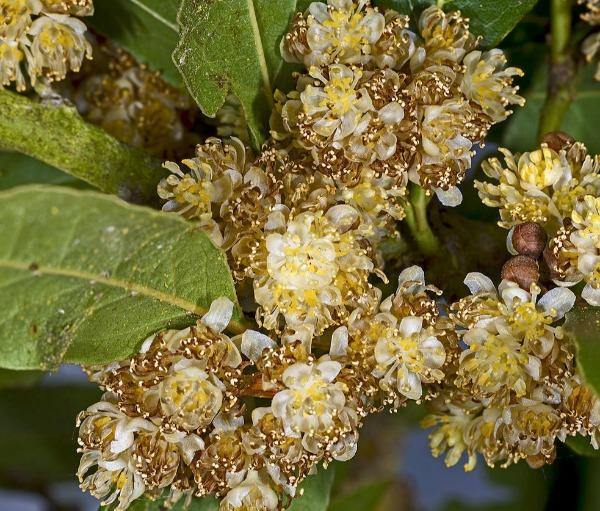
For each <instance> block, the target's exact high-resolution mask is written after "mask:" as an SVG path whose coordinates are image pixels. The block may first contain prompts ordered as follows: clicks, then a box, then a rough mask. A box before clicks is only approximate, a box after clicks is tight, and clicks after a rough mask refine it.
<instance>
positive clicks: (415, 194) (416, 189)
mask: <svg viewBox="0 0 600 511" xmlns="http://www.w3.org/2000/svg"><path fill="white" fill-rule="evenodd" d="M430 201H431V195H427V193H426V192H425V190H424V189H423V188H421V187H420V186H417V185H412V187H411V189H410V201H409V202H408V203H407V204H406V225H407V226H408V229H409V230H410V233H411V235H412V237H413V238H414V240H415V243H416V244H417V247H418V248H419V251H420V252H421V253H422V254H423V255H424V256H425V257H432V256H433V255H435V254H436V253H438V251H439V250H440V241H439V240H438V239H437V237H436V236H435V234H434V233H433V231H432V230H431V226H430V225H429V221H428V220H427V206H428V205H429V202H430Z"/></svg>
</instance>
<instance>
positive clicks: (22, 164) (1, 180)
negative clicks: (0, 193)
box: [0, 152, 89, 190]
mask: <svg viewBox="0 0 600 511" xmlns="http://www.w3.org/2000/svg"><path fill="white" fill-rule="evenodd" d="M36 183H37V184H49V185H62V186H71V187H73V188H81V189H85V188H89V185H88V184H87V183H85V182H83V181H80V180H79V179H76V178H74V177H73V176H71V175H69V174H66V173H65V172H61V171H60V170H58V169H57V168H55V167H52V166H50V165H47V164H46V163H44V162H42V161H40V160H36V159H35V158H31V157H30V156H27V155H25V154H21V153H3V152H0V190H6V189H8V188H14V187H15V186H21V185H28V184H36Z"/></svg>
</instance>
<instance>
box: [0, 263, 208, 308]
mask: <svg viewBox="0 0 600 511" xmlns="http://www.w3.org/2000/svg"><path fill="white" fill-rule="evenodd" d="M0 267H4V268H10V269H13V270H23V271H31V272H33V271H34V270H32V269H31V268H30V265H28V264H25V263H20V262H17V261H10V260H6V259H0ZM35 273H39V274H42V275H53V276H54V275H56V276H61V277H71V278H75V279H79V280H84V281H86V282H87V283H88V284H92V283H93V282H94V283H99V284H105V285H107V286H110V287H116V288H119V289H123V290H124V291H126V292H134V293H138V294H140V295H142V296H146V297H148V298H152V299H153V300H159V301H160V302H164V303H168V304H171V305H174V306H176V307H179V308H180V309H183V310H186V311H188V312H191V313H193V314H196V315H197V316H201V315H202V314H205V313H206V309H205V308H204V307H201V306H199V305H196V304H194V303H192V302H188V301H187V300H184V299H182V298H179V297H177V296H173V295H170V294H168V293H163V292H162V291H159V290H158V289H154V288H152V287H148V286H143V285H141V284H136V283H133V282H127V281H126V280H121V279H115V278H111V277H104V276H102V275H100V274H95V273H90V272H85V271H81V270H74V269H72V268H53V267H51V266H36V268H35Z"/></svg>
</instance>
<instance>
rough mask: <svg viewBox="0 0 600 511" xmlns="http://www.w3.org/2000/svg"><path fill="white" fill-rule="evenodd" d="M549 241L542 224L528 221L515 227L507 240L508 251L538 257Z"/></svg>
mask: <svg viewBox="0 0 600 511" xmlns="http://www.w3.org/2000/svg"><path fill="white" fill-rule="evenodd" d="M547 241H548V235H547V234H546V231H544V229H543V228H542V226H541V225H540V224H537V223H535V222H526V223H524V224H519V225H517V226H515V227H513V228H512V229H511V230H510V232H509V233H508V238H507V241H506V244H507V248H508V251H509V252H510V253H511V254H513V255H517V254H520V255H524V256H529V257H531V258H533V259H538V258H539V257H540V256H541V255H542V252H543V251H544V248H545V247H546V243H547Z"/></svg>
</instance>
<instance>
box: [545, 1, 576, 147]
mask: <svg viewBox="0 0 600 511" xmlns="http://www.w3.org/2000/svg"><path fill="white" fill-rule="evenodd" d="M572 6H573V0H551V6H550V9H551V42H550V44H551V47H550V69H549V73H548V93H547V97H546V102H545V103H544V106H543V108H542V113H541V115H540V125H539V130H538V138H539V140H541V139H542V138H543V136H544V135H545V134H547V133H550V132H552V131H559V130H560V127H561V125H562V122H563V120H564V118H565V115H566V114H567V112H568V110H569V107H570V106H571V103H572V102H573V99H574V98H575V84H574V79H575V75H576V71H577V69H576V64H575V60H574V58H573V55H572V54H571V24H572V17H573V14H572Z"/></svg>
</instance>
